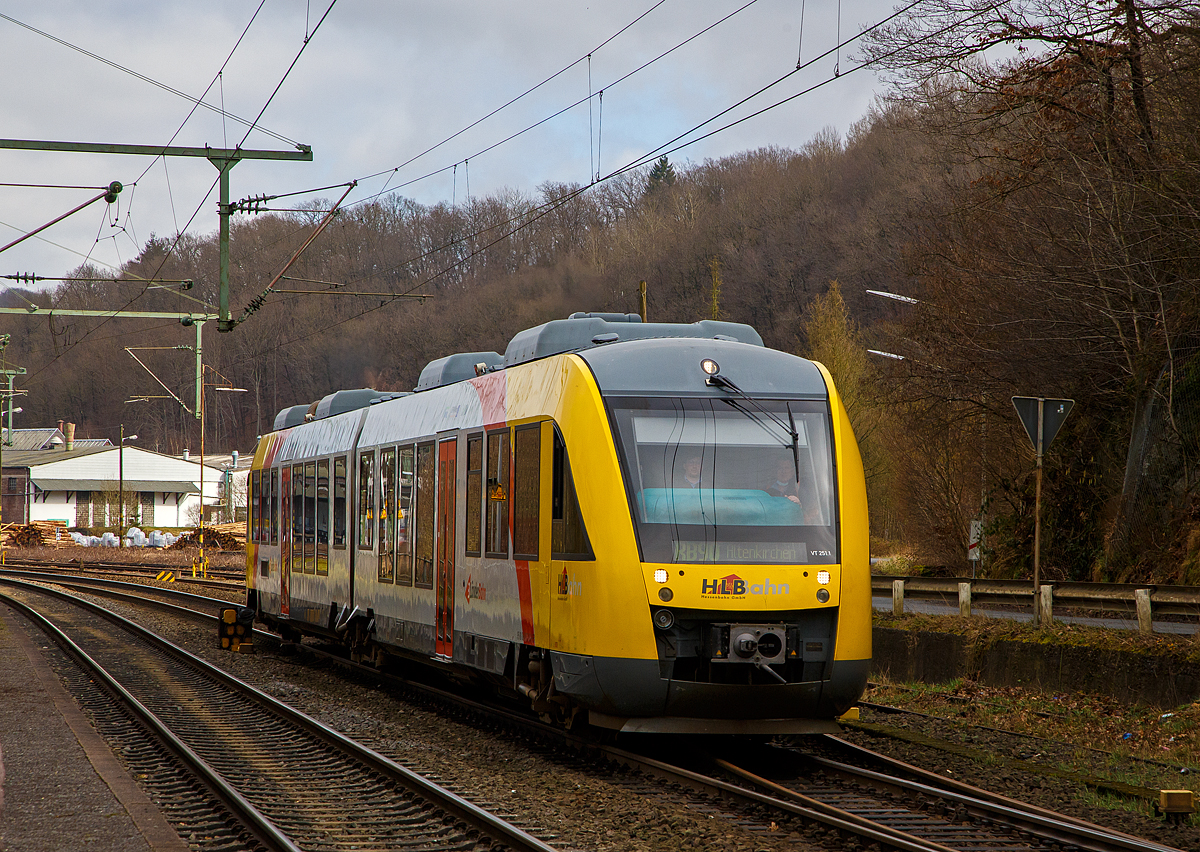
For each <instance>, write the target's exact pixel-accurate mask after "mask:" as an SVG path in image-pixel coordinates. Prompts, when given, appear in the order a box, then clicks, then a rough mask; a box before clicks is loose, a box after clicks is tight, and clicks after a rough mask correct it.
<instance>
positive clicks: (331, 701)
mask: <svg viewBox="0 0 1200 852" xmlns="http://www.w3.org/2000/svg"><path fill="white" fill-rule="evenodd" d="M179 587H182V588H186V587H185V586H183V585H182V584H179ZM200 593H201V594H207V595H210V596H214V593H213V592H212V591H211V590H206V591H203V592H200ZM223 597H226V598H228V599H230V600H234V601H236V600H237V598H236V597H235V596H234V595H233V594H230V595H223ZM106 605H108V606H111V607H113V608H114V609H117V610H119V611H123V612H125V613H127V614H132V610H131V609H130V608H128V607H124V606H122V605H117V604H113V603H108V604H106ZM137 620H139V621H141V622H143V623H146V624H147V626H148V627H149V628H150V629H151V630H154V631H155V632H157V633H159V634H160V635H163V636H164V637H165V638H168V639H170V640H171V641H174V642H178V643H179V644H181V645H183V646H184V647H186V648H188V649H189V650H191V651H192V652H193V653H196V654H198V655H199V656H201V657H203V658H205V659H207V660H208V661H210V662H212V663H214V664H216V665H219V666H221V667H222V668H224V669H226V670H227V671H230V672H231V673H232V674H234V675H236V676H237V677H240V678H242V679H243V680H245V681H247V682H249V683H252V684H254V685H255V686H258V687H259V688H260V689H263V690H264V691H265V692H267V693H269V694H271V695H274V696H275V697H277V698H279V699H281V700H283V701H286V702H287V703H289V704H292V705H293V706H295V707H297V708H299V709H301V710H303V711H304V712H306V713H309V714H310V715H312V716H314V717H316V718H317V719H319V720H321V721H322V722H325V723H326V724H328V725H331V726H332V727H334V728H336V729H338V730H340V731H342V732H343V733H345V734H346V735H348V736H350V737H353V738H354V739H357V740H360V741H362V742H364V743H366V744H368V745H370V746H372V747H373V748H375V749H376V750H378V751H380V752H382V753H384V754H386V755H388V756H389V757H391V758H393V759H394V760H396V761H397V762H399V763H402V764H404V765H406V766H408V767H409V768H412V769H414V770H416V771H418V772H421V773H422V774H426V775H428V776H430V777H431V778H432V779H433V780H435V781H437V782H439V783H441V784H443V785H444V786H446V787H448V788H450V789H452V790H454V791H455V792H457V793H459V794H460V795H462V796H464V797H465V798H467V799H469V800H471V801H473V802H475V803H476V804H479V805H481V806H483V807H487V808H489V809H491V810H493V811H495V812H497V813H500V814H502V815H505V816H506V817H508V818H510V819H511V820H512V821H513V822H515V823H516V824H518V825H520V826H521V827H523V828H525V829H526V830H527V831H530V832H531V833H533V834H535V835H536V836H538V837H540V838H542V839H543V840H545V841H546V842H548V843H551V844H552V845H554V846H556V847H558V848H560V849H562V850H598V851H599V852H608V850H614V852H615V850H654V851H655V852H658V850H664V852H665V850H670V851H671V852H676V850H679V849H686V850H688V852H710V850H711V852H718V850H719V852H726V850H728V851H729V852H760V850H764V851H765V852H774V850H784V849H787V850H792V852H810V851H811V850H819V849H822V848H827V847H821V846H814V845H811V843H809V842H808V841H807V840H806V839H805V838H803V837H802V836H800V835H798V834H795V833H792V832H788V831H787V830H786V829H780V828H775V829H773V830H772V829H771V828H767V827H764V826H762V825H761V824H759V823H757V822H755V821H753V820H740V819H738V818H737V815H736V814H732V813H730V812H728V811H727V810H723V809H722V806H720V805H717V804H712V805H711V806H708V807H703V806H701V807H698V806H696V805H695V801H694V800H693V799H689V798H687V797H684V796H683V795H681V794H678V793H676V792H673V791H671V790H670V789H667V788H666V787H665V786H663V785H661V784H660V783H659V782H656V781H653V780H649V779H646V778H643V777H641V776H639V775H637V774H633V773H631V774H625V775H620V774H618V775H613V774H612V773H609V772H606V771H600V770H598V769H597V768H596V767H595V766H593V765H591V764H589V763H588V762H587V761H586V760H585V759H584V758H581V757H579V756H576V755H573V754H562V753H556V752H555V751H553V750H551V749H550V748H549V747H547V746H545V745H543V744H539V743H531V742H526V741H524V740H521V739H512V738H511V737H508V738H506V735H502V734H496V733H494V732H491V731H487V730H482V729H480V728H477V727H474V726H472V725H471V724H469V723H465V722H461V721H458V720H456V719H453V718H447V717H446V716H445V715H442V714H439V713H438V712H437V711H436V709H433V708H430V707H426V706H422V705H421V704H419V703H412V702H409V701H406V700H404V699H403V698H402V697H398V696H395V695H392V694H390V693H389V692H388V691H387V690H386V689H384V688H382V686H381V685H380V684H379V683H375V682H372V679H369V678H363V677H357V676H355V677H351V676H348V675H347V674H345V673H344V672H343V671H341V670H338V669H334V668H333V667H332V666H331V665H330V664H327V663H322V662H319V661H314V659H313V658H311V657H310V656H309V655H306V654H298V655H297V654H288V653H284V652H283V651H282V650H281V647H280V646H279V644H278V643H275V642H272V641H263V642H259V643H258V644H259V647H258V653H256V654H254V655H239V654H230V653H228V652H224V651H221V650H220V648H219V647H218V642H217V636H216V628H215V626H208V625H205V626H199V625H191V624H184V623H181V622H180V621H179V620H178V619H177V618H175V617H173V616H167V615H163V614H159V613H157V612H154V611H146V610H139V611H138V612H137ZM862 719H863V721H864V722H869V723H877V724H880V725H887V726H891V727H895V728H900V729H903V730H905V731H907V732H909V733H910V734H919V735H922V736H925V737H930V738H934V739H937V740H940V741H944V742H945V743H948V744H950V745H951V746H953V747H955V748H958V749H963V750H962V751H960V752H959V753H955V752H952V751H948V750H946V748H945V747H943V748H935V747H930V746H929V745H920V744H915V743H911V742H906V741H904V740H900V739H896V738H893V737H888V736H882V735H880V734H879V733H876V732H872V731H867V730H864V729H856V728H853V727H848V728H847V729H846V731H845V734H844V736H845V738H846V739H848V740H850V741H851V742H854V743H856V744H858V745H862V746H865V747H867V748H871V749H874V750H877V751H880V752H883V753H885V754H889V755H892V756H895V757H897V758H899V759H901V760H905V761H907V762H909V763H913V764H915V765H918V766H921V767H923V768H925V769H929V770H931V771H934V772H937V773H939V774H944V775H946V776H948V777H953V778H957V779H959V780H964V781H968V782H969V783H972V784H976V785H978V786H982V787H985V788H987V789H990V790H994V791H996V792H999V793H1003V794H1004V795H1007V796H1010V797H1012V798H1015V799H1020V800H1023V801H1029V802H1032V803H1035V804H1037V805H1040V806H1042V807H1045V808H1050V809H1052V810H1057V811H1061V812H1063V813H1066V814H1070V815H1073V816H1076V817H1080V818H1082V819H1086V820H1089V821H1091V822H1095V823H1098V824H1100V825H1106V826H1111V827H1113V828H1118V829H1120V830H1123V831H1126V832H1129V833H1132V834H1136V835H1138V836H1141V837H1146V838H1150V839H1153V840H1156V841H1158V842H1160V843H1164V844H1167V845H1170V846H1175V847H1178V848H1180V849H1188V850H1200V829H1198V828H1196V827H1192V826H1182V827H1178V826H1172V825H1168V824H1166V823H1165V822H1164V821H1162V820H1161V819H1155V818H1153V817H1151V816H1149V815H1148V814H1147V813H1145V808H1144V807H1143V809H1142V810H1143V812H1141V813H1136V812H1132V811H1129V810H1118V809H1114V808H1109V807H1102V806H1100V804H1099V800H1098V798H1097V796H1096V795H1094V794H1092V793H1091V792H1089V791H1088V789H1087V787H1086V786H1084V785H1082V784H1081V783H1080V782H1079V781H1077V780H1071V779H1068V778H1063V777H1059V776H1056V775H1054V774H1049V773H1048V772H1047V771H1046V770H1048V769H1051V768H1055V767H1068V768H1069V767H1077V768H1079V769H1080V771H1087V772H1096V771H1098V770H1100V769H1102V768H1103V766H1102V765H1101V764H1104V763H1105V761H1104V759H1103V758H1097V757H1096V756H1095V755H1091V754H1084V753H1081V752H1080V750H1078V749H1076V748H1074V747H1072V746H1068V745H1065V744H1055V743H1052V742H1050V741H1042V740H1031V739H1030V738H1028V737H1022V736H1014V735H1009V734H1004V733H1002V732H997V731H990V730H986V729H980V728H974V727H971V726H965V725H958V724H955V723H954V722H952V721H948V720H935V719H930V718H925V717H921V716H916V715H911V716H910V715H894V714H882V713H878V712H876V711H872V710H867V709H864V710H863V714H862ZM1113 770H1114V767H1111V766H1109V767H1108V772H1109V775H1110V776H1111V775H1112V774H1113ZM1115 770H1116V771H1117V772H1120V771H1122V767H1115ZM1187 780H1188V779H1186V778H1183V779H1181V783H1180V785H1179V786H1180V788H1186V787H1188V786H1190V784H1188V783H1187Z"/></svg>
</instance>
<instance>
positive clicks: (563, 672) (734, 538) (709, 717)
mask: <svg viewBox="0 0 1200 852" xmlns="http://www.w3.org/2000/svg"><path fill="white" fill-rule="evenodd" d="M697 325H701V324H697ZM723 325H732V324H723ZM741 328H748V327H741ZM647 330H648V329H647ZM735 330H736V329H735ZM750 332H751V333H753V332H752V330H750ZM730 337H731V336H730V335H727V334H717V335H713V336H711V337H707V336H705V337H699V338H687V337H683V338H680V337H662V338H658V337H653V336H648V337H647V336H644V337H642V338H639V339H631V340H622V339H612V340H611V341H609V340H602V341H601V343H602V344H603V345H596V346H593V347H589V348H585V349H583V350H581V351H578V352H576V353H575V354H571V355H564V356H559V357H557V358H553V359H549V360H548V361H543V362H540V363H536V364H530V365H528V367H527V368H526V369H529V368H532V370H533V371H534V372H535V373H536V374H537V375H538V376H540V378H539V379H537V380H536V384H537V385H538V386H539V387H540V388H543V389H544V390H543V392H542V393H539V394H538V396H542V398H543V399H544V400H545V401H546V402H547V403H549V407H550V413H551V414H552V417H553V425H551V424H549V423H547V425H546V427H545V428H547V429H553V430H555V434H556V435H557V438H556V439H555V440H557V441H558V442H560V443H561V448H560V449H554V450H551V449H547V450H546V451H545V452H547V453H551V452H561V454H562V456H563V458H562V459H561V460H557V461H555V460H550V459H548V460H547V461H548V463H553V464H559V465H560V466H561V465H566V466H567V468H568V476H567V477H566V478H565V479H562V478H558V477H555V478H553V483H551V484H547V485H544V486H543V489H544V492H545V493H544V497H545V498H546V499H547V500H549V502H550V503H551V505H552V514H553V516H554V517H553V520H552V525H551V527H552V531H551V533H550V534H551V536H552V537H553V536H554V535H557V533H555V532H553V530H556V529H560V528H561V527H553V524H554V523H559V524H560V525H561V524H566V525H570V524H571V523H575V524H577V525H578V526H579V527H580V530H578V531H577V532H576V533H574V539H572V540H573V541H574V542H575V545H574V546H573V548H566V550H567V551H568V552H564V548H563V547H561V546H560V547H551V548H547V549H546V550H544V551H543V552H546V553H550V554H551V559H550V561H549V563H548V564H545V565H543V566H539V567H540V568H541V569H542V571H543V572H544V576H545V578H546V582H545V583H544V584H535V586H536V590H535V601H534V603H535V606H534V609H535V612H536V621H537V622H538V624H537V626H538V639H539V644H542V642H544V643H545V647H546V648H547V649H548V651H549V652H550V658H551V661H552V669H553V675H554V684H555V687H556V690H557V692H559V693H561V694H564V695H567V696H570V697H571V698H572V699H574V700H575V701H576V702H578V703H579V704H581V705H582V706H584V707H586V708H588V710H589V719H590V721H591V722H592V723H593V724H596V725H600V726H605V727H611V728H616V729H619V730H624V731H641V732H693V733H805V732H818V731H827V730H833V729H834V728H835V725H834V723H833V721H832V720H833V719H834V718H836V717H837V716H838V715H840V714H841V713H843V712H844V711H845V710H846V709H848V708H849V707H850V706H852V705H853V703H854V702H855V701H857V700H858V698H859V697H860V695H861V693H862V691H863V689H864V688H865V685H866V680H867V674H868V670H869V666H870V656H871V584H870V570H869V559H868V532H867V506H866V489H865V485H864V479H863V470H862V462H861V458H860V456H859V452H858V447H857V443H856V441H855V439H854V435H853V432H852V430H851V428H850V424H849V420H848V418H847V416H846V412H845V409H844V406H843V405H842V403H841V400H840V398H839V397H838V395H837V392H836V389H835V388H834V385H833V382H832V380H831V379H830V377H829V374H828V372H827V371H826V370H825V369H824V368H823V367H821V366H820V365H818V364H815V363H813V362H810V361H806V360H804V359H800V358H796V357H795V356H791V355H788V354H786V353H782V352H777V351H775V350H770V349H767V348H765V347H763V346H762V345H761V342H759V343H755V342H754V341H753V340H751V341H749V342H746V341H739V340H737V339H730ZM753 337H754V338H757V335H756V334H755V335H753ZM520 372H521V368H517V369H512V368H510V388H511V387H512V384H511V383H512V382H514V380H515V381H517V384H518V385H519V384H521V382H520V380H519V379H518V374H519V373H520ZM528 375H533V373H530V374H528ZM543 446H544V447H548V446H549V444H548V442H545V441H544V442H543ZM564 481H565V482H566V483H567V486H566V488H565V489H564V488H563V487H562V486H561V484H560V483H562V482H564ZM556 489H557V490H556ZM568 490H569V492H570V493H559V492H564V491H568ZM572 512H574V513H575V515H572ZM576 516H577V517H576ZM559 537H560V538H562V536H559ZM581 541H582V542H584V544H583V545H581V544H580V542H581ZM572 551H573V552H572ZM537 591H541V594H538V593H537Z"/></svg>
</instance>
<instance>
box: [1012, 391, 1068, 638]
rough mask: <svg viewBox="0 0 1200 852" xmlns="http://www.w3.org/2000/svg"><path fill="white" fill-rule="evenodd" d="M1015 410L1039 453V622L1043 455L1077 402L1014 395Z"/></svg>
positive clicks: (1036, 493)
mask: <svg viewBox="0 0 1200 852" xmlns="http://www.w3.org/2000/svg"><path fill="white" fill-rule="evenodd" d="M1012 404H1013V408H1015V409H1017V416H1018V417H1020V418H1021V423H1022V425H1024V427H1025V434H1027V435H1028V436H1029V440H1030V441H1031V442H1032V443H1033V448H1034V450H1035V451H1036V452H1037V480H1036V485H1035V486H1034V498H1033V501H1034V508H1033V601H1034V607H1033V621H1034V624H1037V623H1038V621H1039V619H1038V607H1037V600H1038V590H1039V588H1040V586H1041V564H1040V560H1041V549H1042V455H1043V454H1044V453H1045V451H1046V450H1047V449H1048V448H1049V446H1050V444H1051V442H1052V441H1053V440H1054V437H1055V436H1056V435H1057V434H1058V430H1059V429H1061V428H1062V425H1063V421H1064V420H1066V419H1067V415H1068V414H1070V413H1071V409H1072V408H1073V407H1074V406H1075V400H1073V399H1046V398H1045V397H1040V396H1014V397H1013V398H1012Z"/></svg>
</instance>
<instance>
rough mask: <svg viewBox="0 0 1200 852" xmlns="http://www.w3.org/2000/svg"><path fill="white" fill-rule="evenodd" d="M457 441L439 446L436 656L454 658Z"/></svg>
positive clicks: (443, 442)
mask: <svg viewBox="0 0 1200 852" xmlns="http://www.w3.org/2000/svg"><path fill="white" fill-rule="evenodd" d="M457 458H458V439H457V438H451V439H449V440H447V441H442V442H441V443H440V444H438V476H437V490H438V499H437V504H438V521H437V524H438V531H437V596H436V597H437V614H436V618H437V653H438V656H442V657H452V656H453V655H454V553H455V538H454V534H455V529H454V526H455V524H454V521H455V517H456V515H457V513H458V510H457V507H458V502H457V500H456V491H457V488H456V484H457V478H456V470H455V461H456V460H457Z"/></svg>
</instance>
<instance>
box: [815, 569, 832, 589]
mask: <svg viewBox="0 0 1200 852" xmlns="http://www.w3.org/2000/svg"><path fill="white" fill-rule="evenodd" d="M817 585H820V586H828V585H829V572H828V571H818V572H817Z"/></svg>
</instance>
